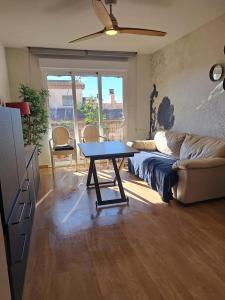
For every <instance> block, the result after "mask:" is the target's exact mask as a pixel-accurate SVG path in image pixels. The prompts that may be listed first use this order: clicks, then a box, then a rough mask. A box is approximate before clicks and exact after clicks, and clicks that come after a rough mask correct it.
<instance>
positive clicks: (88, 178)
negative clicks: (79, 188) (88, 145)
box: [87, 159, 95, 187]
mask: <svg viewBox="0 0 225 300" xmlns="http://www.w3.org/2000/svg"><path fill="white" fill-rule="evenodd" d="M94 163H95V162H94V159H91V160H90V165H89V170H88V177H87V187H89V186H90V185H91V177H92V174H93V166H94Z"/></svg>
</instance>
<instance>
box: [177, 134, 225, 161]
mask: <svg viewBox="0 0 225 300" xmlns="http://www.w3.org/2000/svg"><path fill="white" fill-rule="evenodd" d="M209 157H212V158H213V157H225V139H219V138H212V137H207V136H199V135H194V134H186V137H185V140H184V142H183V143H182V146H181V149H180V159H181V160H182V159H197V158H209Z"/></svg>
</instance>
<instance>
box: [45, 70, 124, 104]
mask: <svg viewBox="0 0 225 300" xmlns="http://www.w3.org/2000/svg"><path fill="white" fill-rule="evenodd" d="M77 79H80V80H81V82H83V83H84V84H85V89H84V90H83V97H90V96H94V97H96V95H97V94H98V81H97V77H95V76H76V80H77ZM48 80H49V81H50V80H63V81H67V80H68V81H71V77H70V76H51V75H48ZM122 85H123V79H122V77H115V76H102V98H103V102H105V103H106V102H109V89H114V93H115V98H116V102H117V103H121V102H123V100H122V99H123V88H122Z"/></svg>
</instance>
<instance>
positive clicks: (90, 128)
mask: <svg viewBox="0 0 225 300" xmlns="http://www.w3.org/2000/svg"><path fill="white" fill-rule="evenodd" d="M102 140H103V141H107V140H108V139H107V137H105V136H101V135H100V133H99V128H98V127H96V126H94V125H86V126H85V127H84V129H83V132H82V141H83V143H88V142H100V141H102Z"/></svg>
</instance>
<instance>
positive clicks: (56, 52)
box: [28, 47, 137, 60]
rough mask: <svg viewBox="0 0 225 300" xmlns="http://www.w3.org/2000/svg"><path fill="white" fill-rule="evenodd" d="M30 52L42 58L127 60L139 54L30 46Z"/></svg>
mask: <svg viewBox="0 0 225 300" xmlns="http://www.w3.org/2000/svg"><path fill="white" fill-rule="evenodd" d="M28 49H29V51H30V53H32V54H33V55H36V56H38V57H42V58H70V59H71V58H76V59H113V60H115V59H119V60H127V59H128V58H130V57H134V56H136V55H137V52H126V51H98V50H77V49H59V48H42V47H28Z"/></svg>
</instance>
